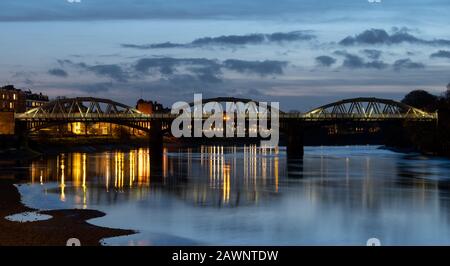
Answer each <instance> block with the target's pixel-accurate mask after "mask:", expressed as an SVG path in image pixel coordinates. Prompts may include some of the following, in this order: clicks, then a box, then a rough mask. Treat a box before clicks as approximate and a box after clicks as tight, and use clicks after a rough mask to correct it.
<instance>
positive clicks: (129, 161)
mask: <svg viewBox="0 0 450 266" xmlns="http://www.w3.org/2000/svg"><path fill="white" fill-rule="evenodd" d="M152 157H154V156H152V155H150V153H149V150H148V149H136V150H132V151H126V152H122V151H117V152H103V153H66V154H60V155H58V156H49V157H44V158H40V159H38V160H35V161H33V162H31V163H30V165H29V175H30V177H29V179H28V180H27V182H24V183H22V184H20V185H19V186H18V187H19V191H20V192H21V194H22V199H23V201H24V203H25V204H26V205H28V206H30V207H34V208H38V209H62V208H64V209H67V208H80V209H96V210H100V211H103V212H105V213H106V214H107V215H106V216H104V217H102V218H97V219H93V220H90V221H89V222H91V223H93V224H95V225H101V226H107V227H114V228H124V229H134V230H138V231H139V233H138V234H135V235H131V236H124V237H116V238H110V239H105V240H103V244H106V245H365V244H366V241H367V240H368V239H369V238H378V239H380V241H381V243H382V244H383V245H430V244H437V245H441V244H445V245H449V244H450V161H449V160H446V159H441V158H432V157H425V156H422V155H418V154H401V153H394V152H391V151H388V150H383V149H380V148H379V147H376V146H348V147H306V148H305V156H304V159H303V160H287V158H286V151H285V150H284V149H283V148H280V149H263V148H259V147H256V146H246V147H223V146H203V147H201V148H197V149H187V148H184V149H174V148H171V149H164V155H163V156H162V158H156V157H154V158H152ZM155 158H156V159H155Z"/></svg>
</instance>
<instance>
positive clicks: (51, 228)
mask: <svg viewBox="0 0 450 266" xmlns="http://www.w3.org/2000/svg"><path fill="white" fill-rule="evenodd" d="M14 184H15V180H13V179H0V191H2V193H0V216H1V217H0V228H1V230H0V245H1V246H66V242H67V240H68V239H70V238H78V239H79V240H80V242H81V245H82V246H100V245H101V243H100V240H102V239H104V238H110V237H116V236H125V235H132V234H135V233H137V232H136V231H134V230H126V229H113V228H107V227H100V226H96V225H93V224H90V223H88V222H87V221H88V220H90V219H93V218H98V217H102V216H105V215H106V214H105V213H103V212H100V211H97V210H80V209H70V210H49V211H39V210H36V209H32V208H29V207H27V206H25V205H24V204H23V203H22V201H21V195H20V193H19V191H18V189H17V188H16V187H15V186H14ZM30 211H35V212H38V213H41V214H46V215H50V216H52V218H50V219H49V220H43V221H35V222H28V223H21V222H12V221H9V220H7V219H5V217H7V216H9V215H13V214H18V213H22V212H30Z"/></svg>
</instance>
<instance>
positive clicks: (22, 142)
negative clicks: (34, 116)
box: [14, 121, 28, 149]
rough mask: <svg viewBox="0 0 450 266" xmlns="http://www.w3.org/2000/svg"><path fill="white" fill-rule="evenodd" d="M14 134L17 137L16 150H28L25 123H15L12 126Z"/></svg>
mask: <svg viewBox="0 0 450 266" xmlns="http://www.w3.org/2000/svg"><path fill="white" fill-rule="evenodd" d="M14 134H15V135H16V136H17V144H16V145H17V148H18V149H26V148H28V134H27V124H26V122H22V121H19V122H16V123H15V126H14Z"/></svg>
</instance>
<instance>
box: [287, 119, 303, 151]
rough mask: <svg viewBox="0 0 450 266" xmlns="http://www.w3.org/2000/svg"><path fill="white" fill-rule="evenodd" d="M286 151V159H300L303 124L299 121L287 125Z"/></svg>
mask: <svg viewBox="0 0 450 266" xmlns="http://www.w3.org/2000/svg"><path fill="white" fill-rule="evenodd" d="M286 140H287V143H286V151H287V157H288V160H291V159H302V158H303V154H304V147H303V126H302V125H301V124H300V123H293V124H290V125H288V127H287V132H286Z"/></svg>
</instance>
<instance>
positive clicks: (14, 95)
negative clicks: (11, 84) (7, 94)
mask: <svg viewBox="0 0 450 266" xmlns="http://www.w3.org/2000/svg"><path fill="white" fill-rule="evenodd" d="M13 99H14V101H15V100H17V96H16V94H15V93H14V94H13Z"/></svg>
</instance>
